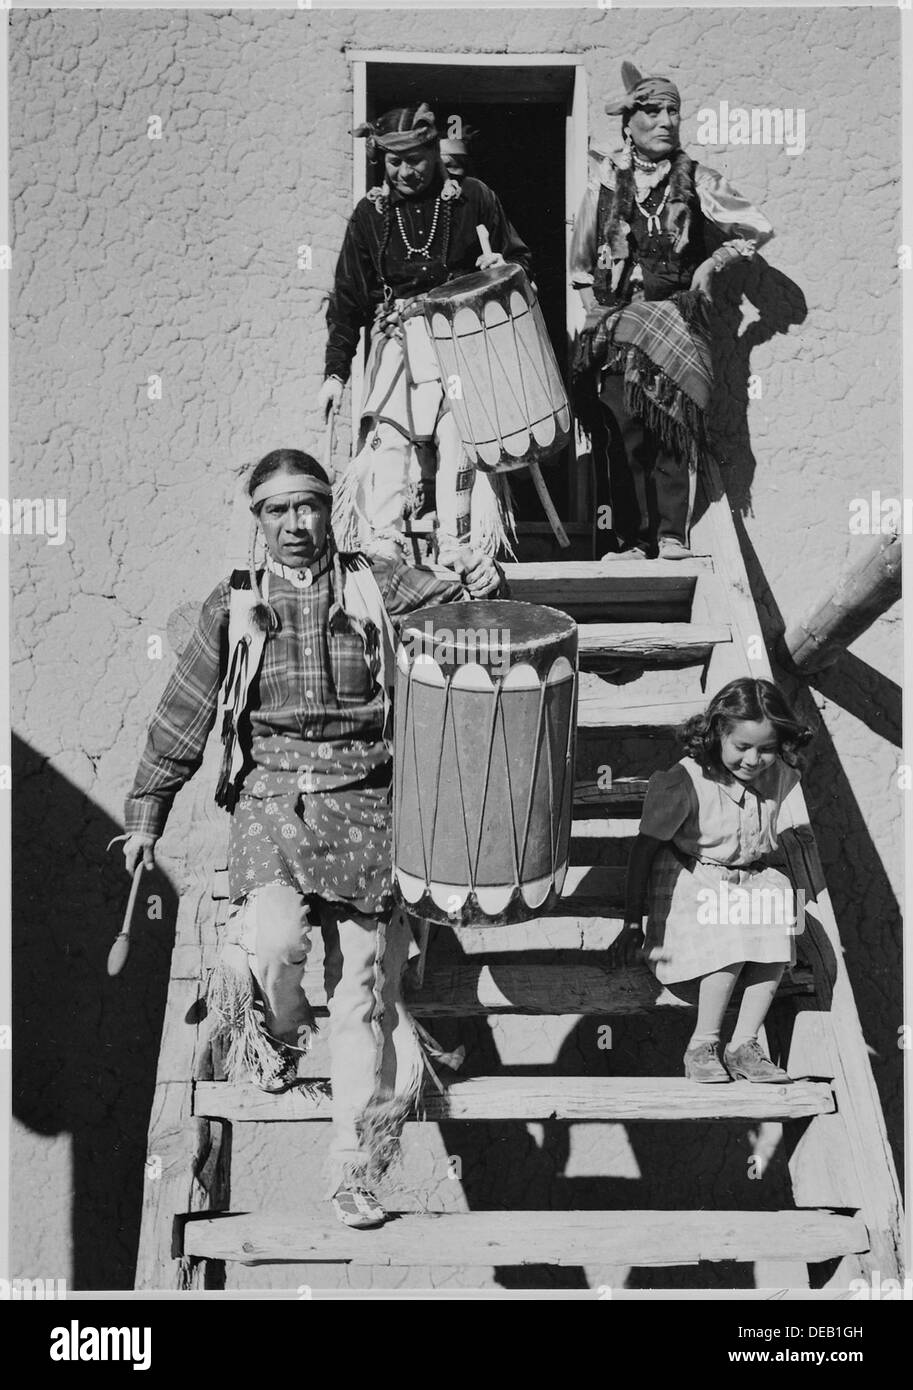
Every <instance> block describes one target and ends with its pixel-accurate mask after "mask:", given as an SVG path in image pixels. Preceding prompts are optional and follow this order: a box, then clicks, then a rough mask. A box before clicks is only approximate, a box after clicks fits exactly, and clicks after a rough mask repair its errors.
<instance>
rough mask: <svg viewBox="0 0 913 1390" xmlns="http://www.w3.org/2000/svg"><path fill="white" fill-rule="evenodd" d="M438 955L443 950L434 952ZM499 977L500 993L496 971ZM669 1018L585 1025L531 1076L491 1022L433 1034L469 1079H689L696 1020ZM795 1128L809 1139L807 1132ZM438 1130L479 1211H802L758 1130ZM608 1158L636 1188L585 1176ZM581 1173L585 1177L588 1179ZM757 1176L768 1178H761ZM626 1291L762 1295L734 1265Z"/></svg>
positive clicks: (451, 952)
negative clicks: (462, 1056) (458, 1049)
mask: <svg viewBox="0 0 913 1390" xmlns="http://www.w3.org/2000/svg"><path fill="white" fill-rule="evenodd" d="M440 931H441V932H444V931H446V929H443V928H442V929H440ZM435 944H436V943H435V942H432V945H431V948H430V949H431V951H434V949H435ZM445 949H446V956H447V959H448V961H453V963H455V964H458V963H465V962H466V961H468V960H469V959H471V957H470V956H468V955H467V953H465V952H463V951H462V949H461V948H460V947H459V945H458V943H457V942H456V941H455V939H454V938H453V937H452V936H450V938H449V940H448V941H447V942H446V947H445ZM492 974H493V978H494V979H495V982H496V983H497V969H494V970H493V972H492ZM666 1013H667V1014H668V1015H669V1016H668V1017H666V1016H665V1013H664V1015H663V1016H662V1017H656V1016H653V1015H650V1016H645V1015H626V1016H624V1017H620V1016H616V1017H614V1018H611V1017H602V1016H599V1015H588V1016H585V1017H576V1018H574V1020H573V1022H572V1024H571V1027H570V1029H569V1031H568V1032H567V1035H566V1037H565V1038H564V1040H563V1042H562V1043H561V1044H560V1046H559V1047H558V1049H557V1053H556V1054H555V1055H554V1060H553V1061H549V1062H542V1063H539V1064H531V1065H523V1064H512V1065H511V1064H504V1063H502V1061H501V1057H500V1053H499V1050H498V1046H497V1042H496V1039H495V1036H494V1034H493V1031H492V1027H491V1026H490V1023H489V1020H487V1019H485V1018H481V1017H473V1018H464V1019H444V1018H437V1019H435V1020H434V1022H433V1028H434V1033H435V1036H436V1037H437V1039H438V1041H439V1042H440V1043H441V1044H442V1046H444V1047H446V1048H451V1047H455V1046H457V1045H459V1044H460V1043H462V1044H463V1045H464V1046H465V1047H466V1050H467V1057H466V1065H465V1073H466V1075H485V1076H502V1077H505V1078H507V1077H510V1076H517V1075H523V1076H536V1075H541V1076H550V1077H561V1076H568V1077H570V1076H574V1077H580V1076H592V1077H598V1076H607V1075H618V1076H643V1077H650V1076H670V1075H680V1074H681V1057H682V1054H683V1052H684V1049H685V1046H686V1043H687V1040H688V1037H689V1036H690V1033H691V1030H692V1028H693V1013H692V1012H691V1010H690V1009H689V1010H684V1009H683V1010H681V1011H679V1010H678V1009H669V1010H667V1011H666ZM606 1025H608V1027H609V1028H610V1029H611V1034H610V1039H611V1047H610V1048H608V1049H607V1048H606V1047H605V1046H604V1043H605V1037H606V1035H605V1033H604V1032H603V1033H600V1029H604V1028H605V1026H606ZM546 1026H547V1025H546V1024H543V1028H545V1027H546ZM791 1123H792V1124H796V1123H798V1124H799V1125H800V1127H801V1125H802V1123H804V1122H791ZM572 1124H573V1125H574V1130H575V1134H574V1136H573V1139H572V1135H571V1125H572ZM439 1128H440V1133H441V1136H442V1139H443V1142H444V1145H445V1147H446V1149H447V1151H448V1153H449V1154H450V1155H451V1156H452V1157H458V1158H459V1160H460V1171H461V1179H462V1185H463V1192H464V1194H465V1197H466V1200H467V1203H468V1206H469V1208H470V1210H473V1211H477V1210H510V1209H522V1210H524V1211H532V1212H534V1211H536V1210H546V1211H554V1210H564V1211H572V1210H574V1211H587V1210H590V1211H599V1210H606V1209H621V1210H624V1209H630V1210H669V1211H670V1212H674V1211H676V1210H679V1209H701V1208H706V1209H708V1210H713V1209H718V1210H726V1209H734V1210H748V1211H758V1210H762V1211H763V1210H771V1211H774V1210H783V1209H788V1208H791V1207H792V1206H793V1201H792V1195H791V1183H790V1176H789V1170H788V1166H787V1158H786V1152H785V1149H784V1146H783V1145H782V1143H779V1144H778V1143H776V1142H772V1141H771V1138H770V1133H769V1132H768V1133H766V1134H765V1133H764V1132H762V1131H760V1130H759V1127H758V1124H757V1122H756V1123H754V1124H752V1123H750V1122H745V1121H741V1122H739V1121H716V1122H713V1123H710V1122H707V1121H698V1122H693V1123H692V1122H689V1121H639V1122H637V1123H636V1124H624V1123H613V1122H599V1123H590V1124H584V1123H581V1122H568V1121H557V1120H556V1121H544V1122H540V1123H537V1124H535V1125H531V1124H527V1123H526V1122H523V1121H503V1122H500V1121H497V1122H490V1121H489V1122H482V1121H478V1122H476V1121H459V1122H458V1121H443V1122H441V1123H440V1125H439ZM613 1131H614V1134H613ZM588 1140H591V1143H590V1144H588V1143H587V1141H588ZM758 1145H760V1148H759V1149H758V1152H760V1153H761V1155H762V1165H761V1167H760V1172H758V1171H757V1170H758V1167H759V1165H758V1164H757V1163H756V1164H754V1165H752V1163H751V1162H750V1160H751V1159H752V1157H753V1155H755V1150H756V1147H757V1146H758ZM588 1148H592V1156H588V1154H587V1150H588ZM609 1149H611V1156H610V1158H609V1159H608V1161H609V1162H612V1163H614V1165H615V1166H616V1167H618V1166H620V1167H622V1168H623V1169H627V1170H629V1171H630V1172H631V1174H632V1175H631V1176H624V1175H605V1174H604V1173H599V1172H598V1171H597V1172H593V1173H587V1172H586V1168H587V1167H588V1166H592V1167H596V1166H597V1165H599V1164H600V1163H604V1162H606V1151H607V1150H609ZM768 1149H769V1152H768ZM581 1168H582V1169H583V1171H578V1170H579V1169H581ZM753 1171H754V1172H756V1173H757V1176H755V1177H752V1176H751V1174H752V1172H753ZM587 1263H589V1264H590V1265H592V1264H593V1262H592V1261H590V1262H586V1261H582V1262H581V1264H580V1265H579V1266H559V1265H526V1266H522V1267H520V1268H514V1267H509V1268H505V1267H499V1268H497V1269H496V1271H495V1280H496V1282H497V1283H498V1284H499V1285H501V1286H502V1287H505V1288H514V1289H516V1288H578V1289H579V1288H587V1287H589V1283H588V1278H587V1271H586V1267H585V1266H586V1264H587ZM625 1286H626V1287H627V1288H642V1289H651V1288H681V1289H692V1288H699V1289H704V1288H754V1287H755V1276H754V1266H753V1264H741V1263H739V1264H736V1263H735V1262H726V1263H703V1264H701V1265H697V1266H687V1267H681V1268H678V1267H676V1268H673V1267H661V1268H656V1267H632V1268H630V1269H629V1271H628V1273H627V1277H626V1280H625Z"/></svg>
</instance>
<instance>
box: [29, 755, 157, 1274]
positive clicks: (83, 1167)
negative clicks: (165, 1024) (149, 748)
mask: <svg viewBox="0 0 913 1390" xmlns="http://www.w3.org/2000/svg"><path fill="white" fill-rule="evenodd" d="M12 756H13V779H14V785H15V789H16V790H15V794H14V796H13V803H12V856H13V859H12V862H13V911H12V936H13V939H12V949H13V975H12V999H13V1033H14V1036H15V1038H16V1046H15V1048H14V1049H13V1059H12V1063H13V1114H14V1115H15V1117H16V1119H18V1120H19V1121H20V1122H21V1123H22V1124H23V1125H25V1126H27V1127H28V1129H30V1130H31V1131H32V1132H33V1133H35V1134H39V1135H44V1136H54V1135H65V1134H69V1136H70V1138H71V1144H72V1158H71V1183H72V1198H71V1221H72V1227H71V1229H72V1279H71V1282H72V1287H73V1288H74V1289H132V1287H133V1276H134V1269H135V1264H136V1254H137V1245H138V1241H139V1227H140V1217H141V1213H142V1199H143V1176H144V1165H145V1162H146V1158H147V1154H146V1140H147V1128H148V1122H149V1112H150V1107H151V1104H152V1096H153V1090H154V1086H155V1072H156V1062H157V1058H158V1051H159V1040H160V1037H161V1028H162V1020H163V1017H164V1011H165V998H166V993H167V988H168V976H169V969H170V961H171V948H172V945H173V943H174V923H175V921H176V918H177V903H178V899H177V895H176V893H175V892H174V889H173V887H172V885H171V883H170V882H169V880H168V879H167V878H166V876H165V875H164V874H163V873H162V872H161V871H156V872H155V873H153V874H146V875H144V876H143V880H142V887H141V891H140V896H139V901H138V903H137V910H136V915H135V918H134V931H133V935H132V937H131V942H132V944H131V948H130V957H129V960H128V961H127V964H126V966H125V967H124V969H123V972H122V973H121V974H120V975H119V976H118V977H117V978H115V979H110V978H109V977H108V975H107V972H106V961H107V955H108V951H109V949H110V946H111V943H112V942H113V940H114V938H115V936H116V935H117V933H118V932H119V931H120V929H121V923H122V921H123V914H124V909H125V906H126V901H127V894H128V890H129V879H128V878H127V875H126V874H125V873H124V869H123V857H122V856H121V855H120V854H119V853H118V852H117V851H118V849H119V847H118V846H114V847H113V848H112V850H111V853H110V854H109V855H106V853H105V846H106V845H107V844H108V841H109V840H110V839H111V838H112V836H114V835H118V834H120V833H121V829H122V827H121V826H119V825H118V824H117V823H116V822H115V821H114V820H112V819H111V817H110V816H109V815H108V814H107V812H105V811H104V810H103V809H102V808H101V807H100V806H98V805H97V804H96V803H95V802H93V801H92V799H91V798H90V797H89V796H87V795H86V794H85V793H84V792H83V791H82V790H80V789H79V788H78V787H76V786H75V785H74V784H73V783H72V782H70V781H68V779H67V778H65V777H62V776H61V775H60V774H59V773H58V772H56V771H55V770H54V768H53V767H52V766H51V763H50V761H49V760H48V759H47V758H45V757H42V756H41V754H40V753H39V752H37V750H35V749H33V748H31V747H30V746H29V745H28V744H27V743H25V742H23V741H22V740H21V739H19V738H17V737H16V736H15V735H14V736H13V748H12ZM150 894H157V895H158V896H159V897H160V898H161V903H162V918H161V921H147V920H146V918H145V911H144V904H146V903H147V901H148V895H150ZM19 1171H20V1170H18V1169H17V1170H15V1171H14V1173H13V1178H12V1185H13V1198H14V1201H23V1200H25V1201H28V1202H33V1201H34V1200H35V1197H36V1192H35V1190H34V1188H33V1187H31V1186H29V1187H28V1188H24V1190H23V1192H22V1197H20V1198H17V1196H16V1192H17V1173H18V1172H19ZM55 1185H56V1179H55ZM48 1189H49V1191H50V1189H51V1182H50V1180H49V1182H48ZM46 1254H47V1252H45V1256H43V1258H45V1257H46ZM30 1258H31V1257H30ZM67 1259H68V1252H67V1251H66V1250H61V1251H60V1252H59V1260H60V1266H58V1267H65V1265H66V1262H67ZM22 1272H23V1273H27V1274H31V1273H33V1269H32V1266H31V1264H30V1265H29V1267H28V1268H27V1269H25V1270H23V1271H22Z"/></svg>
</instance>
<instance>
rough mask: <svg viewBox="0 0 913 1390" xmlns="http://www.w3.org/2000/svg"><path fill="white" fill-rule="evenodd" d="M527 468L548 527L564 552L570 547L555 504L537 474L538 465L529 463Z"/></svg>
mask: <svg viewBox="0 0 913 1390" xmlns="http://www.w3.org/2000/svg"><path fill="white" fill-rule="evenodd" d="M527 467H528V468H529V476H530V477H531V478H532V480H533V482H534V483H535V485H536V491H537V492H538V494H539V501H540V502H541V503H542V506H543V508H544V509H545V515H546V516H547V517H548V520H549V525H550V526H551V528H552V530H553V531H554V533H555V538H556V539H557V541H558V544H559V545H560V546H561V548H562V550H566V549H567V548H568V546H569V545H570V541H569V540H568V537H567V532H566V531H565V529H564V527H563V526H562V525H561V518H560V516H559V515H558V513H557V512H556V511H555V504H554V502H553V501H552V499H551V494H550V493H549V490H548V488H547V487H546V486H545V479H544V478H543V476H542V474H541V473H540V472H539V465H538V463H530V464H528V465H527Z"/></svg>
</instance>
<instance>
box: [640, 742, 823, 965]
mask: <svg viewBox="0 0 913 1390" xmlns="http://www.w3.org/2000/svg"><path fill="white" fill-rule="evenodd" d="M724 779H725V780H724ZM798 782H799V773H798V772H797V771H796V770H795V768H792V767H789V766H788V764H787V763H785V762H783V760H782V759H781V758H777V760H776V762H775V763H774V764H773V765H772V766H771V767H770V768H768V769H767V771H766V772H764V773H762V774H761V776H760V777H759V778H758V779H757V781H756V782H755V783H754V784H753V785H752V786H748V785H747V784H744V783H741V782H738V781H735V780H734V779H729V778H728V777H727V776H726V774H725V773H724V774H721V775H720V776H717V775H716V774H715V773H713V772H709V771H706V770H705V769H704V768H703V767H701V765H700V764H699V763H697V762H695V760H694V759H693V758H682V760H681V762H678V763H676V764H675V766H674V767H671V768H669V769H668V770H667V771H665V772H656V773H654V774H653V776H652V777H651V778H650V782H649V785H648V787H647V795H646V799H645V801H644V809H643V815H642V817H641V822H640V830H641V833H642V834H644V835H651V836H653V837H654V838H655V839H658V840H663V841H665V842H666V843H665V844H663V845H662V846H661V847H660V849H659V851H658V853H657V855H656V858H655V860H654V861H653V867H652V870H651V873H650V879H649V883H648V888H647V902H648V916H647V926H646V943H645V954H646V958H647V961H648V963H649V965H650V968H651V970H652V971H653V972H654V974H655V975H656V978H657V979H658V980H659V981H660V982H661V983H662V984H674V983H676V982H679V981H682V980H692V979H695V978H696V977H698V976H702V975H708V974H710V973H711V972H712V971H714V970H721V969H722V968H723V966H725V965H732V964H734V963H736V962H738V961H761V962H765V963H772V962H777V961H782V962H784V963H787V964H790V965H792V964H794V962H795V959H796V953H795V938H796V935H797V933H798V932H799V931H801V929H802V914H801V912H799V913H798V914H797V912H796V895H795V893H794V891H793V886H792V883H791V882H790V880H789V879H788V878H787V877H786V875H785V874H784V873H782V872H781V871H780V870H779V869H776V868H773V867H771V866H770V865H769V864H768V863H767V862H766V860H767V857H768V856H769V855H771V854H772V852H773V851H774V850H775V849H776V848H777V830H778V828H779V829H780V830H782V829H784V828H785V826H786V825H788V824H792V823H793V816H792V814H791V812H790V811H789V810H788V809H787V810H781V808H783V803H784V802H785V801H786V799H787V797H788V796H789V793H790V792H791V791H792V790H793V788H794V787H796V786H797V785H798ZM797 919H798V921H797Z"/></svg>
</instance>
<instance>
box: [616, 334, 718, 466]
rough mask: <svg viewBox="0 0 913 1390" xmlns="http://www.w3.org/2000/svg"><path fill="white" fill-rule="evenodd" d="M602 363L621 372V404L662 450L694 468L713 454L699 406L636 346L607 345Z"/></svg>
mask: <svg viewBox="0 0 913 1390" xmlns="http://www.w3.org/2000/svg"><path fill="white" fill-rule="evenodd" d="M605 366H606V369H607V370H608V371H610V372H619V371H622V372H624V376H625V405H626V406H627V408H628V409H629V410H630V411H631V412H632V413H633V414H636V415H637V416H638V418H639V419H641V420H643V422H644V424H645V425H646V426H647V427H648V429H650V430H652V431H653V433H654V434H656V435H658V437H659V439H660V440H661V441H662V444H663V447H664V448H665V449H668V450H669V451H670V452H671V453H674V454H675V455H676V456H677V457H679V458H683V459H686V460H687V462H688V465H689V467H691V468H695V469H696V468H698V467H699V466H700V461H701V459H702V458H712V457H713V453H712V450H711V448H710V443H709V440H708V438H707V423H706V419H705V417H704V412H703V411H702V410H701V408H700V406H698V405H695V403H694V401H693V400H692V399H691V397H690V396H688V395H686V393H685V392H684V391H683V390H682V389H681V387H680V386H678V385H677V384H676V383H675V382H674V381H673V380H672V378H671V377H669V376H667V375H666V373H665V372H663V371H661V370H660V368H659V367H657V366H656V364H655V363H654V362H651V360H650V358H649V357H647V355H646V354H645V353H644V352H642V351H641V349H640V348H637V347H631V346H629V345H626V344H621V345H618V346H615V347H611V348H610V349H609V353H608V356H607V358H606V362H605Z"/></svg>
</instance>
